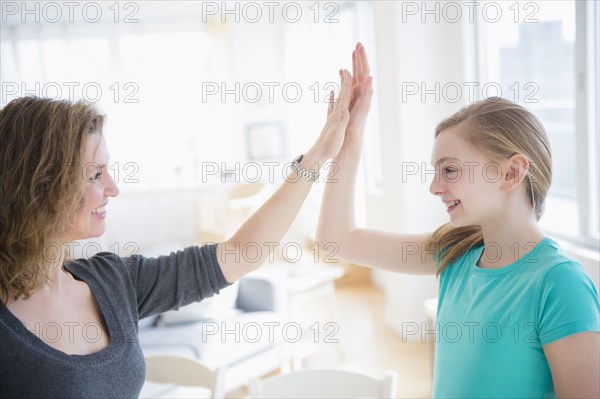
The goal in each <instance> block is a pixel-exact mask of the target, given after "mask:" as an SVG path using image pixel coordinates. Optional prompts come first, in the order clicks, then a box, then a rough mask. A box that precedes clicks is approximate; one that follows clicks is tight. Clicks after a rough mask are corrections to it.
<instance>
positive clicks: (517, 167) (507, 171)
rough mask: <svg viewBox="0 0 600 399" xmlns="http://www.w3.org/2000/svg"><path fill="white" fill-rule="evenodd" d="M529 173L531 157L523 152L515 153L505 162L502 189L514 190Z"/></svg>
mask: <svg viewBox="0 0 600 399" xmlns="http://www.w3.org/2000/svg"><path fill="white" fill-rule="evenodd" d="M528 173H529V159H528V158H527V157H526V156H525V155H523V154H515V155H513V156H512V157H510V158H509V159H508V160H507V161H506V164H505V168H504V180H503V181H502V189H503V190H504V191H507V192H508V191H512V190H514V189H515V188H517V187H518V186H519V185H520V184H521V183H522V182H523V180H524V179H525V177H526V176H527V174H528Z"/></svg>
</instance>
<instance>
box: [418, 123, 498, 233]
mask: <svg viewBox="0 0 600 399" xmlns="http://www.w3.org/2000/svg"><path fill="white" fill-rule="evenodd" d="M466 128H467V127H466V126H465V125H463V124H458V125H455V126H452V127H450V128H447V129H445V130H443V131H441V132H440V134H438V136H437V138H436V139H435V143H434V146H433V154H432V165H433V166H434V167H435V176H434V178H433V181H432V183H431V185H430V187H429V191H430V192H431V193H432V194H433V195H438V196H439V197H440V198H441V200H442V202H443V203H444V207H445V208H446V211H447V212H448V214H449V215H450V224H451V225H452V226H454V227H460V226H468V225H482V224H483V223H486V222H489V221H491V220H492V219H494V218H499V215H501V214H502V212H501V210H502V209H501V208H502V206H501V200H502V195H501V193H502V191H501V189H500V186H501V184H502V181H503V176H504V171H503V167H502V165H501V164H500V163H498V162H494V161H491V160H490V159H489V158H488V157H486V156H485V155H484V154H483V153H482V152H481V151H479V150H478V149H477V148H476V147H475V146H473V145H472V144H471V143H469V142H468V141H467V140H465V139H464V138H463V137H464V133H465V129H466Z"/></svg>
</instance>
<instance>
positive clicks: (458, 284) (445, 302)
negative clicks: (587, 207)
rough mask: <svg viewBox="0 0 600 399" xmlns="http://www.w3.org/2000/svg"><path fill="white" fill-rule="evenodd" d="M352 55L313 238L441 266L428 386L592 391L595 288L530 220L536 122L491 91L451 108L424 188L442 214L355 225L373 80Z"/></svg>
mask: <svg viewBox="0 0 600 399" xmlns="http://www.w3.org/2000/svg"><path fill="white" fill-rule="evenodd" d="M353 61H354V62H353V67H354V70H353V75H354V80H355V82H354V91H353V93H354V95H353V98H352V102H353V103H352V106H351V108H350V121H349V123H348V127H347V130H346V139H345V141H344V144H343V146H342V148H341V150H340V151H339V153H338V155H337V156H336V157H334V158H333V162H335V163H336V164H337V166H338V173H337V175H336V178H337V182H336V183H335V184H328V185H327V186H326V189H325V193H324V196H323V202H322V206H321V213H320V217H319V224H318V228H317V237H316V241H317V242H320V243H327V242H335V243H336V244H337V246H336V249H337V250H338V252H337V256H339V257H340V258H343V259H345V260H347V261H350V262H352V263H357V264H362V265H366V266H369V267H373V268H378V269H384V270H389V271H395V272H401V273H412V274H431V275H435V274H437V275H438V276H439V278H440V292H439V302H438V303H439V305H438V313H437V341H436V342H437V345H436V354H435V370H434V386H433V396H434V397H454V398H467V397H472V398H486V397H518V398H533V397H554V396H557V397H595V398H597V397H600V384H599V383H598V379H599V374H600V370H599V363H600V362H599V360H598V359H600V349H599V347H600V345H599V335H598V332H599V331H600V324H599V309H600V305H599V302H598V293H597V290H596V287H594V284H593V282H592V281H591V280H590V278H589V277H588V276H587V275H586V273H585V272H584V270H583V268H582V266H581V265H579V264H578V263H576V262H575V261H573V260H572V259H570V258H568V257H567V256H566V255H565V254H564V253H563V252H562V251H561V250H560V248H559V246H558V244H557V243H556V242H555V241H553V240H552V239H551V238H549V237H546V236H545V234H544V232H543V231H542V230H541V229H540V227H539V225H538V220H539V219H540V217H541V216H542V212H543V205H544V199H545V197H546V194H547V193H548V189H549V187H550V182H551V155H550V146H549V143H548V138H547V137H546V134H545V132H544V128H543V126H542V125H541V123H540V122H539V121H538V120H537V118H535V116H533V115H532V114H531V113H529V112H528V111H527V110H525V109H524V108H523V107H521V106H519V105H517V104H514V103H512V102H510V101H507V100H504V99H501V98H489V99H486V100H482V101H479V102H476V103H474V104H471V105H469V106H467V107H465V108H463V109H461V110H460V111H458V112H457V113H456V114H454V115H452V116H450V117H449V118H447V119H446V120H444V121H442V122H441V123H440V124H439V125H438V126H437V128H436V132H435V144H434V148H433V155H432V164H433V165H434V167H435V170H436V172H435V176H434V178H433V182H432V183H431V186H430V188H429V189H430V191H431V193H432V194H434V195H437V196H439V197H440V199H441V200H442V203H443V204H444V206H445V207H446V210H447V212H448V215H449V218H450V221H449V223H448V224H445V225H443V226H441V227H440V228H439V229H437V230H436V231H434V232H433V233H431V234H422V235H410V234H390V233H385V232H380V231H374V230H368V229H360V228H356V226H355V222H354V215H353V209H354V204H353V202H354V185H355V181H356V174H357V170H358V165H359V159H360V152H361V147H362V141H363V133H364V126H365V120H366V117H367V114H368V111H369V105H370V99H371V90H370V77H369V66H368V62H367V59H366V56H365V53H364V49H363V48H362V47H361V46H359V47H358V48H357V50H356V52H355V54H354V56H353ZM409 247H410V248H411V254H410V255H408V254H404V253H403V248H409ZM415 248H418V249H419V250H418V251H417V253H414V249H415ZM324 249H325V250H326V248H324ZM419 306H420V305H419Z"/></svg>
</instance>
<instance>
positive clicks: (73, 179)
mask: <svg viewBox="0 0 600 399" xmlns="http://www.w3.org/2000/svg"><path fill="white" fill-rule="evenodd" d="M103 121H104V116H103V115H102V114H100V113H99V112H98V111H97V110H96V108H95V107H94V106H93V105H92V104H90V103H87V102H85V101H78V102H75V103H73V102H70V101H67V100H53V99H48V98H38V97H23V98H18V99H15V100H13V101H11V102H9V103H8V104H7V105H6V106H5V107H4V108H2V109H0V142H1V143H2V146H1V147H0V295H1V296H2V300H3V301H4V302H6V301H7V300H8V297H9V295H11V293H15V299H17V298H19V297H21V296H23V297H24V298H28V297H29V295H30V293H31V292H32V291H34V290H36V289H38V288H41V287H42V286H43V285H45V284H46V283H47V282H48V280H49V274H50V266H51V263H50V262H49V261H48V256H47V254H46V252H47V250H48V248H49V247H50V246H51V245H53V244H54V245H56V244H62V243H56V242H54V243H53V240H57V239H60V237H62V236H64V234H65V233H66V232H67V231H68V229H69V227H70V225H71V222H72V220H71V219H72V216H73V215H74V214H76V212H77V210H78V209H79V207H80V206H81V205H82V203H83V191H82V172H81V170H82V168H81V167H80V165H82V161H83V159H82V158H83V153H84V148H85V147H84V146H85V143H86V138H87V135H89V134H92V133H99V134H101V133H102V124H103Z"/></svg>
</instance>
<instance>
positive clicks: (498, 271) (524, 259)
mask: <svg viewBox="0 0 600 399" xmlns="http://www.w3.org/2000/svg"><path fill="white" fill-rule="evenodd" d="M551 242H552V239H551V238H550V237H544V238H542V240H541V241H540V242H539V243H537V244H535V245H533V243H530V244H531V245H530V246H522V247H521V248H520V251H521V253H523V252H525V251H527V249H529V250H528V251H527V252H526V253H525V254H524V255H521V256H520V257H519V252H518V250H517V248H515V251H514V254H515V258H516V260H515V261H514V262H513V263H510V264H508V265H506V266H502V267H499V268H485V267H480V266H478V263H479V259H480V258H481V256H482V255H483V251H484V249H485V245H484V244H482V245H480V246H479V247H477V248H476V249H475V250H474V256H473V258H472V260H473V261H472V262H470V264H471V265H470V266H471V269H472V270H473V271H474V272H475V273H478V274H480V275H487V276H498V275H502V274H505V273H509V272H511V271H513V270H515V269H519V268H520V267H523V266H526V265H527V264H532V265H533V264H536V263H538V259H536V258H537V257H538V255H539V253H540V251H541V250H542V249H543V248H545V247H546V246H547V245H548V244H550V243H551ZM523 247H525V248H523Z"/></svg>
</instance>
